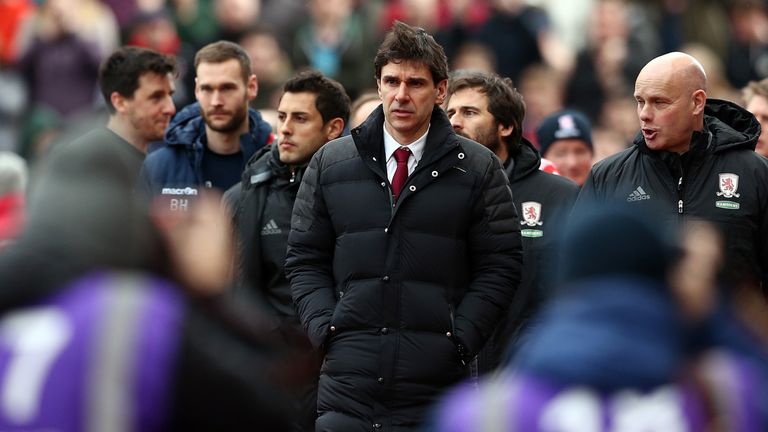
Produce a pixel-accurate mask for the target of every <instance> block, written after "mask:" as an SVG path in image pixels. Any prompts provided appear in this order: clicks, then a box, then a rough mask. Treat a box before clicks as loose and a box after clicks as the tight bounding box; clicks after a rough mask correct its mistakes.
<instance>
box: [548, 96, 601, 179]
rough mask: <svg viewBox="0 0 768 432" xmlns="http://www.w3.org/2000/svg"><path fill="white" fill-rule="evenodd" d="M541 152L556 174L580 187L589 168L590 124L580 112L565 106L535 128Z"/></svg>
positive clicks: (590, 147) (592, 152)
mask: <svg viewBox="0 0 768 432" xmlns="http://www.w3.org/2000/svg"><path fill="white" fill-rule="evenodd" d="M536 140H537V141H538V143H539V151H540V152H541V155H542V156H543V157H545V158H547V159H548V160H550V161H552V163H553V164H555V166H556V167H557V170H558V171H559V173H560V174H561V175H562V176H564V177H566V178H569V179H571V180H573V181H574V182H576V184H578V185H579V186H582V185H583V184H584V182H585V181H586V179H587V176H588V175H589V170H590V168H592V157H593V155H594V148H593V147H592V125H591V124H590V123H589V119H588V118H587V117H586V116H585V115H584V114H582V113H581V112H579V111H576V110H571V109H565V110H561V111H557V112H555V113H552V114H550V115H548V116H547V117H545V118H544V119H543V120H542V121H541V124H540V125H539V127H538V128H537V129H536Z"/></svg>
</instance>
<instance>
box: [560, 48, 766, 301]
mask: <svg viewBox="0 0 768 432" xmlns="http://www.w3.org/2000/svg"><path fill="white" fill-rule="evenodd" d="M706 89H707V77H706V74H705V72H704V69H703V68H702V66H701V64H700V63H699V62H698V61H697V60H696V59H695V58H693V57H691V56H690V55H688V54H684V53H680V52H673V53H669V54H665V55H662V56H660V57H657V58H655V59H654V60H651V61H650V62H649V63H648V64H647V65H646V66H645V67H644V68H643V69H642V71H641V72H640V74H639V75H638V77H637V81H636V83H635V99H636V100H637V114H638V118H639V120H640V123H641V130H640V133H638V135H637V137H636V138H635V141H634V145H633V146H632V147H630V148H628V149H627V150H624V151H622V152H620V153H618V154H616V155H613V156H611V157H609V158H607V159H604V160H603V161H601V162H598V163H597V164H596V165H595V166H594V167H593V168H592V171H591V172H590V173H589V176H588V177H587V181H586V183H585V184H584V186H583V188H582V190H581V192H580V194H579V198H578V200H577V202H576V206H575V207H576V208H579V207H580V206H590V205H593V203H594V202H597V203H627V204H628V205H630V206H632V207H633V208H636V209H638V210H640V209H643V208H647V207H657V208H661V209H663V211H662V212H660V214H658V218H657V220H655V221H654V222H655V223H657V224H659V225H661V224H665V223H678V224H682V223H684V222H686V221H689V220H696V219H704V220H708V221H711V222H712V223H713V224H714V225H715V226H716V227H717V228H718V229H720V230H721V233H722V234H723V237H724V239H725V248H726V250H725V257H726V261H727V262H726V265H725V268H724V271H725V274H724V276H725V280H726V282H727V285H728V286H729V287H731V288H732V289H734V290H737V291H738V290H741V289H746V290H755V291H757V292H760V291H761V286H762V293H763V294H766V293H767V292H768V291H766V289H768V286H766V281H768V274H767V273H766V272H767V271H768V200H766V199H765V197H766V196H768V160H766V159H765V158H763V157H762V156H760V155H758V154H757V153H755V151H754V150H755V144H756V143H757V141H758V137H759V135H760V124H759V123H758V121H757V120H756V119H755V117H754V116H753V115H752V114H750V113H749V112H748V111H746V110H745V109H743V108H741V107H739V106H738V105H736V104H735V103H733V102H728V101H722V100H718V99H707V93H706ZM762 303H763V306H764V307H768V304H766V302H765V300H763V302H762Z"/></svg>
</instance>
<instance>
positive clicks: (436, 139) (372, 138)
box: [351, 105, 459, 166]
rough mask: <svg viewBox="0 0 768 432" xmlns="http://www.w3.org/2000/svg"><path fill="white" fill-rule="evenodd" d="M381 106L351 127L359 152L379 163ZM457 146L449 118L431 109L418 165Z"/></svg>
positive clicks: (430, 161)
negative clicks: (428, 125)
mask: <svg viewBox="0 0 768 432" xmlns="http://www.w3.org/2000/svg"><path fill="white" fill-rule="evenodd" d="M383 127H384V109H383V105H379V107H378V108H376V109H375V110H374V111H373V113H372V114H371V115H370V116H369V117H368V119H367V120H366V121H365V122H363V124H361V125H360V126H358V127H356V128H354V129H352V131H351V132H352V139H353V141H354V143H355V147H357V151H358V153H360V156H361V157H362V158H363V159H365V160H374V158H375V160H376V161H378V162H381V163H380V164H379V165H380V166H383V158H384V133H383V132H382V128H383ZM458 146H459V140H458V138H457V137H456V133H455V132H454V131H453V127H451V123H450V121H448V117H447V116H446V115H445V112H444V111H443V110H442V108H440V107H439V106H437V105H435V107H434V108H433V109H432V117H431V118H430V127H429V134H428V135H427V143H426V144H425V146H424V155H423V156H422V159H421V161H420V162H419V166H426V165H429V164H431V163H433V162H434V161H436V160H438V159H440V158H441V157H443V156H444V155H445V154H446V153H448V152H449V151H451V150H452V149H454V148H456V147H458Z"/></svg>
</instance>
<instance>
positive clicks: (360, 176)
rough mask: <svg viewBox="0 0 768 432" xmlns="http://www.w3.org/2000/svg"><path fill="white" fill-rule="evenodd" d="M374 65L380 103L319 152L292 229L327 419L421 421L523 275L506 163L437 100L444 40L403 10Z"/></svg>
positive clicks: (322, 421)
mask: <svg viewBox="0 0 768 432" xmlns="http://www.w3.org/2000/svg"><path fill="white" fill-rule="evenodd" d="M374 66H375V69H376V78H377V85H378V90H379V95H380V96H381V98H382V102H383V103H382V106H381V107H379V108H377V109H376V110H375V111H374V112H373V113H372V114H371V115H370V116H369V117H368V119H367V120H366V121H365V122H364V123H363V124H362V125H361V126H360V127H358V128H355V129H353V130H352V135H351V136H350V137H344V138H341V139H339V140H335V141H331V142H330V143H328V144H326V145H325V146H324V147H323V148H322V149H320V151H318V152H317V153H316V154H315V156H314V157H313V158H312V160H311V162H310V164H309V166H308V167H307V170H306V172H305V174H304V179H303V180H302V184H301V187H300V188H299V192H298V196H297V199H296V204H295V206H294V209H293V216H292V220H291V234H290V236H289V238H288V257H287V260H286V274H287V276H288V278H289V280H290V282H291V290H292V294H293V298H294V301H295V303H296V307H297V311H298V314H299V317H300V319H301V322H302V324H303V326H304V328H305V330H306V331H307V333H308V334H309V338H310V340H311V341H312V343H313V344H314V345H315V346H317V347H320V348H322V349H324V351H325V360H324V364H323V367H322V370H321V376H320V389H319V394H318V411H319V417H318V420H317V423H316V430H318V431H370V430H376V431H378V430H384V431H412V430H416V429H417V428H418V427H420V426H421V424H422V422H423V421H424V417H425V414H426V411H427V410H428V409H429V407H430V405H431V404H432V403H433V402H434V401H435V400H436V398H438V397H439V396H440V395H441V393H442V392H443V391H444V390H445V389H446V388H447V387H449V386H450V385H452V384H454V383H456V382H457V381H459V380H460V379H462V378H463V377H465V376H467V368H466V364H467V362H468V361H469V360H471V359H472V358H473V357H474V356H475V355H476V354H477V353H478V351H479V350H480V349H481V348H482V346H483V345H484V344H485V342H486V340H487V339H488V337H489V336H490V335H491V333H492V332H493V331H494V329H495V328H496V326H497V324H498V323H499V321H500V320H501V319H502V317H503V316H504V315H505V313H506V312H507V309H508V308H509V305H510V303H511V301H512V298H513V296H514V294H515V290H516V288H517V285H518V283H519V281H520V267H521V259H522V258H521V242H520V222H519V220H518V217H517V212H516V210H515V207H514V203H513V201H512V193H511V190H510V187H509V181H508V179H507V176H506V174H505V173H504V171H503V169H502V167H501V164H500V162H499V160H498V158H497V157H495V156H494V154H493V153H492V152H491V151H490V150H488V149H486V148H485V147H483V146H481V145H479V144H477V143H476V142H474V141H471V140H468V139H466V138H464V137H461V136H458V135H456V134H455V133H454V131H453V128H452V127H451V125H450V123H449V121H448V119H447V117H446V116H445V113H444V112H443V111H442V110H441V109H440V107H439V105H440V104H441V103H442V102H443V100H444V99H445V95H446V87H447V78H448V67H447V60H446V57H445V53H444V52H443V49H442V48H441V47H440V46H439V45H438V44H437V43H436V42H435V41H434V39H433V38H432V37H431V36H430V35H428V34H427V33H426V32H424V30H422V29H417V28H413V27H410V26H408V25H406V24H403V23H400V22H397V23H395V25H394V27H393V30H392V31H391V32H390V33H389V34H387V36H386V38H385V40H384V42H383V44H382V46H381V47H380V48H379V51H378V53H377V55H376V59H375V61H374ZM398 152H399V153H398Z"/></svg>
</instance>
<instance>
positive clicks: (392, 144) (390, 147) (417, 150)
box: [383, 126, 431, 183]
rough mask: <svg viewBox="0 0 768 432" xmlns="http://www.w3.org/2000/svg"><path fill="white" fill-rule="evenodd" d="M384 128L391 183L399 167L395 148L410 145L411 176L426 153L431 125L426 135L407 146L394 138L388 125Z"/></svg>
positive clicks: (409, 163)
mask: <svg viewBox="0 0 768 432" xmlns="http://www.w3.org/2000/svg"><path fill="white" fill-rule="evenodd" d="M430 127H431V126H430ZM383 128H384V156H385V157H386V158H387V178H389V181H390V183H391V182H392V177H394V176H395V170H396V169H397V161H396V160H395V157H394V154H395V150H397V149H399V148H400V147H408V149H409V150H410V151H411V157H409V158H408V175H409V176H410V175H411V174H413V170H415V169H416V166H417V165H418V164H419V161H420V160H421V157H422V156H423V155H424V146H425V145H426V144H427V134H428V133H429V127H428V128H427V131H426V132H424V135H422V136H421V137H419V139H417V140H416V141H414V142H412V143H410V144H408V145H406V146H404V145H401V144H400V143H399V142H397V141H396V140H395V138H393V137H392V135H390V134H389V132H387V127H386V126H383Z"/></svg>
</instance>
